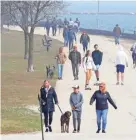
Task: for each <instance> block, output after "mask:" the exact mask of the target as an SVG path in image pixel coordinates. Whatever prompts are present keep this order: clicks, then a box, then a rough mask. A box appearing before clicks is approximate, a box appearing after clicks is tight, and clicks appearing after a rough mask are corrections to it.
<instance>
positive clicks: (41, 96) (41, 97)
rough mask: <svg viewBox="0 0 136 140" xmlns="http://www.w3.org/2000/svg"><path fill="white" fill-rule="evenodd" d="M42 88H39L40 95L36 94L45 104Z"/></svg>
mask: <svg viewBox="0 0 136 140" xmlns="http://www.w3.org/2000/svg"><path fill="white" fill-rule="evenodd" d="M43 90H44V89H43V88H41V89H40V95H38V100H39V101H40V102H41V104H42V105H45V101H44V99H43V94H42V93H43Z"/></svg>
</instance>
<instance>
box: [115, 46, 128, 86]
mask: <svg viewBox="0 0 136 140" xmlns="http://www.w3.org/2000/svg"><path fill="white" fill-rule="evenodd" d="M115 64H116V72H117V83H116V85H119V84H120V74H121V85H124V70H125V67H128V56H127V54H126V53H125V52H124V49H123V46H121V45H120V46H119V48H118V52H117V55H116V61H115Z"/></svg>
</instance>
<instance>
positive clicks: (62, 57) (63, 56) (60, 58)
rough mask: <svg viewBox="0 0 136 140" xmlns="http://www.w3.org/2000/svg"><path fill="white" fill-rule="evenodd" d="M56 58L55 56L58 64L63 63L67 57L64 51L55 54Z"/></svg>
mask: <svg viewBox="0 0 136 140" xmlns="http://www.w3.org/2000/svg"><path fill="white" fill-rule="evenodd" d="M56 58H57V62H58V64H64V63H65V61H66V59H67V56H66V54H65V53H59V54H58V55H57V56H56Z"/></svg>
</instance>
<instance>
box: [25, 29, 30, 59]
mask: <svg viewBox="0 0 136 140" xmlns="http://www.w3.org/2000/svg"><path fill="white" fill-rule="evenodd" d="M28 39H29V38H28V30H27V31H24V41H25V54H24V59H28V43H29V42H28V41H29V40H28Z"/></svg>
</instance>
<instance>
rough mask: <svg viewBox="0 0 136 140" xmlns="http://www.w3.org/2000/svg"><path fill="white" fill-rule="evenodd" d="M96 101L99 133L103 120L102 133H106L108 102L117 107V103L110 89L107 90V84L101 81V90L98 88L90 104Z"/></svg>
mask: <svg viewBox="0 0 136 140" xmlns="http://www.w3.org/2000/svg"><path fill="white" fill-rule="evenodd" d="M94 101H96V115H97V127H98V129H97V131H96V133H99V132H100V130H101V120H102V133H106V131H105V129H106V125H107V114H108V102H107V101H109V103H110V104H111V105H112V106H113V107H114V108H115V109H117V106H116V104H115V103H114V101H113V100H112V98H111V96H110V94H109V92H108V91H106V84H105V83H101V84H100V85H99V90H96V91H95V92H94V94H93V96H92V97H91V100H90V105H92V104H93V102H94Z"/></svg>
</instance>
